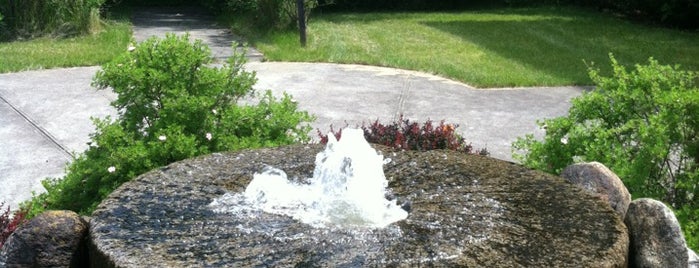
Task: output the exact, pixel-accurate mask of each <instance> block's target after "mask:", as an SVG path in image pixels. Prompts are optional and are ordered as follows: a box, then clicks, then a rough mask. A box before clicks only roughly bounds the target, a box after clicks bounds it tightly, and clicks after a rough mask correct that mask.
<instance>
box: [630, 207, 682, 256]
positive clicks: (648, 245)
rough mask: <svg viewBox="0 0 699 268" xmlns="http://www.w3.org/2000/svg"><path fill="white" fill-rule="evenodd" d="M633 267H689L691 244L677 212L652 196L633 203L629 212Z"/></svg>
mask: <svg viewBox="0 0 699 268" xmlns="http://www.w3.org/2000/svg"><path fill="white" fill-rule="evenodd" d="M625 223H626V226H627V228H628V229H629V238H630V241H631V245H630V248H629V265H630V267H675V268H682V267H687V264H688V254H687V244H686V242H685V240H684V236H683V234H682V230H681V229H680V224H679V222H678V221H677V218H675V214H674V213H673V212H672V210H670V208H668V207H667V206H666V205H665V204H663V203H662V202H660V201H657V200H654V199H650V198H639V199H636V200H634V201H633V202H631V204H630V205H629V210H628V211H627V213H626V220H625Z"/></svg>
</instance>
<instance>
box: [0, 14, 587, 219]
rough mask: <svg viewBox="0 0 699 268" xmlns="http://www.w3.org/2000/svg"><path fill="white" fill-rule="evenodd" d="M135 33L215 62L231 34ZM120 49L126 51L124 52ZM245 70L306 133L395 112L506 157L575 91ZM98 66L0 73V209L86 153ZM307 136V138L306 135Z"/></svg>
mask: <svg viewBox="0 0 699 268" xmlns="http://www.w3.org/2000/svg"><path fill="white" fill-rule="evenodd" d="M133 22H134V36H135V39H137V40H139V41H140V40H144V39H146V38H148V37H149V36H151V35H156V36H164V35H165V32H175V33H178V34H181V33H183V32H184V31H188V32H189V33H190V35H191V36H192V37H195V38H200V39H203V40H204V41H205V42H206V43H208V44H210V45H211V46H212V51H213V52H214V54H215V56H216V57H217V58H218V59H219V60H222V59H224V58H226V57H227V56H229V55H231V53H232V50H231V49H230V46H229V45H230V44H231V42H233V41H235V38H234V37H233V35H231V34H230V33H229V32H227V31H226V30H225V29H222V28H220V27H217V26H216V25H215V24H212V23H211V20H210V18H208V17H206V16H204V15H202V13H201V12H200V11H197V10H194V11H191V12H190V11H187V10H184V11H182V10H174V9H170V10H162V9H161V10H143V11H137V12H134V18H133ZM125 49H126V48H125ZM248 57H249V58H250V59H251V62H250V63H249V64H247V66H246V67H247V69H249V70H253V71H256V72H257V77H258V79H259V81H258V84H257V85H256V88H257V89H259V90H260V91H261V90H265V89H270V90H272V91H273V92H274V94H275V95H278V96H280V95H282V94H283V92H287V93H289V94H291V95H292V96H293V97H294V99H295V100H297V101H298V103H299V106H300V108H301V109H303V110H306V111H308V112H310V113H312V114H314V115H316V116H317V120H316V121H315V122H314V123H313V127H314V128H320V129H321V130H322V131H328V130H329V126H330V125H334V126H335V127H343V126H345V125H346V124H349V125H350V126H354V125H357V124H361V123H362V122H366V123H369V122H373V121H374V120H376V119H378V120H380V121H382V122H384V123H390V122H391V121H393V120H394V119H396V118H397V117H398V116H399V115H400V114H404V115H405V116H406V117H407V118H409V119H412V120H419V121H424V120H426V119H432V120H437V121H438V120H446V121H447V122H448V123H454V124H458V125H459V128H457V130H458V131H459V132H460V133H461V134H462V135H463V136H464V137H465V138H466V139H467V140H468V141H470V142H472V143H473V145H474V147H476V148H483V147H486V148H487V149H488V150H489V151H490V152H491V156H492V157H495V158H499V159H503V160H511V156H510V144H511V143H512V142H513V141H514V140H515V139H516V137H518V136H523V135H525V134H527V133H537V134H539V135H541V132H540V130H539V129H538V128H537V126H536V124H535V122H536V120H539V119H542V118H551V117H556V116H561V115H565V114H566V112H567V110H568V108H569V107H570V102H569V100H570V99H571V98H573V97H575V96H577V95H579V94H581V92H582V91H583V90H584V88H578V87H552V88H521V89H486V90H481V89H475V88H472V87H469V86H468V85H464V84H462V83H458V82H455V81H451V80H448V79H444V78H440V77H437V76H433V75H429V74H424V73H420V72H413V71H405V70H398V69H392V68H382V67H372V66H362V65H339V64H326V63H281V62H260V60H261V59H262V55H261V54H259V52H257V51H255V50H252V51H250V52H249V54H248ZM97 70H99V67H81V68H67V69H53V70H42V71H28V72H20V73H9V74H0V125H2V128H0V202H1V201H3V200H4V201H6V202H7V203H8V204H10V205H11V206H12V207H13V208H14V207H16V206H17V204H18V203H19V202H21V201H22V200H26V199H28V198H30V197H31V191H36V192H40V191H42V190H43V188H42V186H41V180H43V179H44V178H46V177H59V176H61V175H62V174H64V167H65V164H66V163H67V162H68V161H70V160H71V159H72V155H74V154H77V153H78V152H82V151H83V150H85V149H86V148H87V144H86V143H87V142H88V141H89V135H90V133H92V132H93V131H94V127H93V125H92V122H91V120H90V117H105V116H108V115H111V116H115V115H116V111H115V110H114V109H113V108H112V107H111V106H109V102H110V101H112V100H114V99H115V97H116V96H115V95H114V94H113V93H112V92H110V91H106V90H101V91H97V90H95V89H94V88H92V87H91V86H90V82H91V79H92V76H93V75H94V74H95V72H96V71H97ZM312 135H315V133H312Z"/></svg>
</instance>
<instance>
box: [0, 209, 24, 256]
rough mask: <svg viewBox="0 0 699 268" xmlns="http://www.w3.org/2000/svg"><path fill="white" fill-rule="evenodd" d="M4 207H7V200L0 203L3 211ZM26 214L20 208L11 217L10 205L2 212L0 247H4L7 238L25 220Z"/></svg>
mask: <svg viewBox="0 0 699 268" xmlns="http://www.w3.org/2000/svg"><path fill="white" fill-rule="evenodd" d="M3 207H5V202H2V203H1V204H0V211H2V210H1V209H2V208H3ZM26 214H27V213H25V212H24V211H21V210H20V211H17V212H15V213H14V215H12V217H10V206H7V209H6V210H5V211H2V212H1V213H0V248H2V246H3V245H4V244H5V241H7V238H9V237H10V235H11V234H12V233H13V232H14V231H15V230H16V229H17V227H19V225H21V224H22V223H24V222H25V216H26Z"/></svg>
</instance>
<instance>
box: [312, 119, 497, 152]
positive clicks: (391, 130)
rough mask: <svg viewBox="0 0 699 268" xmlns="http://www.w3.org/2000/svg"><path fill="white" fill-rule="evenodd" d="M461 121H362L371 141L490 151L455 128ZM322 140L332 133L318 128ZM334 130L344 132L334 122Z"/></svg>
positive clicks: (410, 147) (407, 147) (420, 147)
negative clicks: (476, 146) (473, 142)
mask: <svg viewBox="0 0 699 268" xmlns="http://www.w3.org/2000/svg"><path fill="white" fill-rule="evenodd" d="M457 127H458V125H453V124H445V123H444V121H443V120H442V121H441V122H440V123H439V125H438V126H436V127H435V126H434V124H433V123H432V121H431V120H427V122H425V123H423V124H422V126H421V125H420V124H418V123H417V122H410V120H409V119H404V118H403V116H402V115H401V116H400V119H399V120H398V121H394V122H393V123H391V124H390V125H383V124H381V123H379V121H378V120H376V121H374V123H372V124H371V125H369V126H367V125H362V127H361V128H362V130H364V138H365V139H366V140H367V141H368V142H369V143H376V144H381V145H385V146H389V147H393V148H397V149H403V150H417V151H427V150H435V149H449V150H454V151H460V152H464V153H470V154H476V153H477V154H480V155H488V154H489V153H488V151H487V150H486V149H482V150H478V151H475V152H474V151H473V147H472V146H471V144H467V143H466V141H465V140H464V138H463V137H461V136H460V135H459V134H457V133H456V132H455V130H456V128H457ZM317 132H318V136H319V137H320V142H321V143H322V144H326V143H327V142H328V136H327V135H324V134H323V133H322V132H320V130H317ZM330 133H332V134H333V135H335V137H336V138H337V139H340V137H341V136H342V129H340V130H338V131H335V129H333V127H332V126H330Z"/></svg>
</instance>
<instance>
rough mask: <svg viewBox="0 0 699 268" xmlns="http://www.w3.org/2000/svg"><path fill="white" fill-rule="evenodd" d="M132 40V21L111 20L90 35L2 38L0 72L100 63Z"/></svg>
mask: <svg viewBox="0 0 699 268" xmlns="http://www.w3.org/2000/svg"><path fill="white" fill-rule="evenodd" d="M130 40H131V26H130V24H128V23H126V22H116V21H109V22H107V23H105V24H104V25H103V27H102V30H101V31H99V32H97V33H94V34H90V35H86V36H80V37H73V38H61V39H55V38H39V39H32V40H28V41H14V42H1V43H0V73H7V72H18V71H24V70H35V69H49V68H56V67H74V66H91V65H99V64H102V63H105V62H109V61H110V60H112V59H113V58H114V57H115V56H117V55H119V54H120V53H123V52H124V51H126V49H127V46H128V43H129V42H130Z"/></svg>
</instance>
